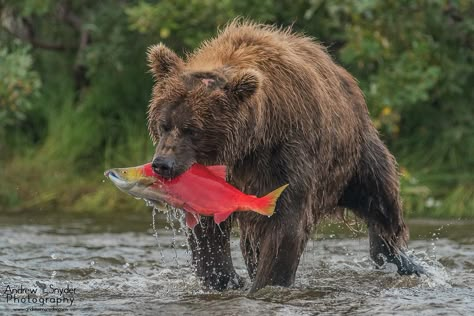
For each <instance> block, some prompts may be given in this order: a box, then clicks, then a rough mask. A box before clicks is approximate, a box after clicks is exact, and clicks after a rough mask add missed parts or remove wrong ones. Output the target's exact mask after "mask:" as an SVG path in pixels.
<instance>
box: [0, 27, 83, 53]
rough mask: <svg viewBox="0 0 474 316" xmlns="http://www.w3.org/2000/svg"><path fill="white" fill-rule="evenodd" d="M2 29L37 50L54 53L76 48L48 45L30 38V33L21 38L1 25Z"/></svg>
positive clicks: (54, 44) (57, 44)
mask: <svg viewBox="0 0 474 316" xmlns="http://www.w3.org/2000/svg"><path fill="white" fill-rule="evenodd" d="M3 28H4V29H5V30H6V31H7V32H8V33H9V34H10V35H12V36H14V37H16V38H19V39H21V40H22V41H25V42H28V43H30V44H31V45H32V46H33V47H37V48H42V49H48V50H55V51H64V50H71V49H75V48H76V47H74V46H69V45H64V44H60V43H50V42H46V41H43V40H39V39H37V38H35V37H34V36H31V33H29V35H27V36H23V35H21V34H19V33H17V32H15V31H14V30H11V29H10V28H8V27H6V26H5V25H3Z"/></svg>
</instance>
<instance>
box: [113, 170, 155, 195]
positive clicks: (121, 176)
mask: <svg viewBox="0 0 474 316" xmlns="http://www.w3.org/2000/svg"><path fill="white" fill-rule="evenodd" d="M104 175H105V176H106V177H107V178H109V179H110V181H112V183H113V184H115V186H116V187H117V188H119V189H120V190H121V191H124V192H126V193H128V194H131V195H133V196H139V197H142V198H145V197H144V196H143V192H144V191H145V190H146V189H147V188H148V187H149V186H151V185H152V184H154V183H156V182H157V181H160V178H159V177H157V176H155V175H154V172H153V171H152V170H151V166H150V164H146V165H143V166H137V167H130V168H114V169H109V170H107V171H105V172H104Z"/></svg>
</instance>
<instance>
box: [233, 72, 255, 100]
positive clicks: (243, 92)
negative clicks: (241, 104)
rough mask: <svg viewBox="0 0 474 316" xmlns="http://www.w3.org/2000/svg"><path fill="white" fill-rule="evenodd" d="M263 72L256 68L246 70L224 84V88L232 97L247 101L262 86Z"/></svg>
mask: <svg viewBox="0 0 474 316" xmlns="http://www.w3.org/2000/svg"><path fill="white" fill-rule="evenodd" d="M261 77H262V76H261V74H260V73H259V72H257V71H255V70H250V69H249V70H245V71H242V72H240V73H239V74H237V75H236V76H234V77H233V78H232V79H231V80H229V81H228V82H227V83H226V85H225V86H224V90H225V91H226V93H227V95H228V96H229V97H231V98H235V99H237V100H239V101H245V100H247V99H248V98H250V97H251V96H252V95H253V94H254V93H255V92H256V91H257V90H258V88H259V87H260V84H261V82H262V78H261Z"/></svg>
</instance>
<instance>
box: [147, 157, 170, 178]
mask: <svg viewBox="0 0 474 316" xmlns="http://www.w3.org/2000/svg"><path fill="white" fill-rule="evenodd" d="M174 163H175V161H174V159H172V158H166V157H156V158H155V159H153V162H152V163H151V167H152V169H153V171H155V172H156V173H157V174H159V175H160V176H163V177H167V178H169V177H170V176H171V172H172V170H173V166H174Z"/></svg>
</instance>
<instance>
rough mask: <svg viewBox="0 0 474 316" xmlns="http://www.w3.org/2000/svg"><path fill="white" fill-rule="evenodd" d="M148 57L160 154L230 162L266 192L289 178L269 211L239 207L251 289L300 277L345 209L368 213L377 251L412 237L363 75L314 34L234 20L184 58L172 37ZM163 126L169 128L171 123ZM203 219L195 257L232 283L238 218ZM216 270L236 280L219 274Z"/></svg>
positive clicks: (251, 187) (237, 180) (245, 186)
mask: <svg viewBox="0 0 474 316" xmlns="http://www.w3.org/2000/svg"><path fill="white" fill-rule="evenodd" d="M148 60H149V63H150V68H151V71H152V73H153V75H154V77H155V80H156V84H155V87H154V90H153V96H152V99H151V102H150V107H149V129H150V134H151V136H152V138H153V139H154V141H155V142H156V143H157V155H165V156H166V155H171V156H173V157H174V158H175V159H176V170H175V173H176V174H179V173H180V172H183V171H184V170H186V168H187V167H189V165H190V164H191V163H193V162H194V161H197V162H200V163H203V164H208V165H210V164H225V165H227V166H228V179H229V181H230V182H231V183H233V184H234V185H235V186H236V187H238V188H239V189H241V190H243V191H244V192H246V193H249V194H255V195H258V196H261V195H264V194H266V193H268V192H270V191H272V190H274V189H275V188H277V187H279V186H281V185H283V184H286V183H289V187H288V189H287V190H286V191H285V192H284V193H283V195H282V197H281V199H280V200H279V203H278V206H277V211H276V214H275V215H274V216H272V217H271V218H267V217H263V216H260V215H258V214H252V213H250V212H245V213H244V212H243V213H240V214H237V215H236V216H235V218H236V219H237V222H238V224H239V227H240V230H241V237H240V238H241V248H242V252H243V255H244V258H245V261H246V264H247V268H248V271H249V274H250V276H251V278H252V279H253V281H254V284H253V288H252V289H253V290H258V289H259V288H261V287H263V286H265V285H272V284H273V285H284V286H288V285H291V284H292V283H293V282H294V276H295V273H296V269H297V266H298V263H299V258H300V255H301V253H302V252H303V250H304V247H305V245H306V242H307V240H308V238H309V235H310V233H311V231H312V229H313V227H314V225H315V224H317V223H318V222H319V221H320V219H321V218H323V217H324V216H331V215H334V214H335V213H336V211H337V210H338V209H340V208H350V209H351V210H353V211H354V213H355V214H357V215H358V216H359V217H361V218H363V219H365V220H366V221H367V223H368V226H369V233H370V237H371V254H372V257H373V258H374V260H375V261H376V262H377V263H380V262H381V261H380V260H377V255H378V253H377V252H384V251H385V252H387V251H388V252H387V253H388V254H390V253H393V254H396V253H398V252H399V251H400V249H402V248H404V247H405V244H406V240H407V237H408V232H407V228H406V226H405V223H404V221H403V217H402V208H401V202H400V197H399V182H398V174H397V171H396V161H395V159H394V157H393V156H392V155H391V154H390V153H389V151H388V150H387V148H386V147H385V145H384V144H383V143H382V141H381V140H380V138H379V135H378V132H377V130H376V129H375V128H374V126H373V125H372V123H371V120H370V117H369V114H368V110H367V106H366V104H365V101H364V97H363V95H362V92H361V90H360V89H359V87H358V85H357V82H356V81H355V79H354V78H353V77H352V76H351V75H350V74H349V73H348V72H347V71H346V70H344V69H343V68H342V67H340V66H339V65H337V64H336V63H335V62H334V61H333V60H332V59H331V57H330V56H329V55H328V53H327V52H326V50H325V48H324V47H323V46H321V45H320V44H318V43H317V42H316V41H315V40H313V39H312V38H310V37H307V36H303V35H299V34H295V33H293V32H292V31H291V30H290V29H279V28H275V27H272V26H266V25H258V24H254V23H250V22H241V21H234V22H232V23H230V24H229V25H228V26H227V27H226V28H225V29H223V30H222V31H221V32H220V33H219V35H218V36H217V37H216V38H214V39H212V40H210V41H207V42H205V43H203V45H202V46H201V48H199V49H198V50H196V51H195V52H194V53H193V54H191V55H189V56H187V58H186V59H185V60H182V59H180V58H178V57H177V56H176V55H175V54H174V53H173V52H171V51H170V50H169V49H167V48H166V47H164V46H162V45H157V46H153V47H151V48H150V50H149V53H148ZM203 79H204V81H203ZM208 79H209V80H208ZM165 112H166V113H167V114H165ZM170 113H171V114H170ZM163 124H168V125H171V126H169V128H165V129H166V130H167V131H165V132H164V131H163V130H162V129H163V128H162V129H160V125H163ZM188 127H189V128H191V129H194V130H195V132H192V133H189V132H188V134H190V135H192V136H186V135H185V134H187V133H186V132H185V131H186V130H188ZM192 137H195V138H194V140H193V139H192ZM186 139H187V140H186ZM235 218H234V219H235ZM203 225H204V226H203V227H204V228H199V229H198V230H200V231H204V230H206V231H207V232H206V233H205V234H204V233H203V234H201V235H200V234H199V233H198V234H195V235H194V237H190V243H191V245H193V244H195V247H193V249H194V248H196V247H197V248H199V249H198V250H195V251H193V261H194V262H195V264H196V265H197V267H198V269H197V271H198V274H199V275H200V276H201V277H202V278H203V279H204V281H205V283H206V284H207V285H208V286H210V287H212V288H218V289H220V288H226V287H228V286H230V285H231V284H230V283H232V278H234V279H235V271H233V267H232V263H231V260H230V258H228V257H229V256H230V254H229V253H230V252H229V251H228V236H227V238H222V234H224V235H225V234H226V233H227V235H228V232H229V230H230V224H228V223H227V224H226V225H224V227H227V228H226V230H224V232H222V231H219V230H216V228H215V227H213V223H212V221H210V220H205V223H204V224H203ZM213 234H214V235H215V234H217V235H219V236H218V238H217V237H216V236H217V235H216V236H214V235H213ZM216 240H224V241H218V242H216ZM226 240H227V241H226ZM209 242H210V244H209ZM199 243H200V244H201V246H196V245H198V244H199ZM203 244H207V245H208V248H209V247H211V248H212V247H223V248H225V249H226V250H225V251H224V252H222V253H221V254H215V253H213V251H212V249H207V250H206V249H205V248H206V246H203ZM384 245H385V246H384ZM384 247H386V248H384ZM197 248H196V249H197ZM381 248H384V249H385V250H380V249H381ZM203 249H204V250H203ZM387 249H388V250H387ZM384 254H385V253H384ZM209 256H212V257H213V259H212V262H211V260H210V259H209ZM229 260H230V264H229ZM200 262H201V263H200ZM222 262H226V263H225V264H224V265H220V263H222ZM200 265H201V266H200ZM204 265H207V266H210V268H206V267H205V266H204ZM211 268H214V269H217V270H219V271H221V272H222V273H223V274H226V273H227V274H229V278H224V279H219V277H216V276H214V277H213V276H210V273H209V272H208V271H207V270H209V269H211ZM206 271H207V272H206ZM226 282H228V283H227V284H224V285H223V283H226ZM229 282H230V283H229ZM234 283H235V282H234ZM234 285H235V284H234Z"/></svg>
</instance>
